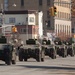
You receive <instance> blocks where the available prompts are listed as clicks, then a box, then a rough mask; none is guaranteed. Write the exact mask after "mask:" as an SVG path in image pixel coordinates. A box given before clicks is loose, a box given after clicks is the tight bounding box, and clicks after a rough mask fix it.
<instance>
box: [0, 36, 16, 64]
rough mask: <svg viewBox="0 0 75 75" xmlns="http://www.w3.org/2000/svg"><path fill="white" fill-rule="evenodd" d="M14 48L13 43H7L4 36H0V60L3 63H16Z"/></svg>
mask: <svg viewBox="0 0 75 75" xmlns="http://www.w3.org/2000/svg"><path fill="white" fill-rule="evenodd" d="M15 52H16V49H15V47H14V46H13V45H11V44H8V43H7V39H6V38H5V37H4V36H1V37H0V60H2V61H4V62H5V64H7V65H11V64H16V53H15Z"/></svg>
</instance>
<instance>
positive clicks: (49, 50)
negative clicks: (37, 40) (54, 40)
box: [42, 39, 56, 59]
mask: <svg viewBox="0 0 75 75" xmlns="http://www.w3.org/2000/svg"><path fill="white" fill-rule="evenodd" d="M42 46H43V47H44V49H45V55H46V56H49V57H51V58H52V59H55V58H56V50H55V45H52V44H51V41H50V40H46V39H43V40H42Z"/></svg>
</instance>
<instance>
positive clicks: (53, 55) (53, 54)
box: [51, 49, 56, 59]
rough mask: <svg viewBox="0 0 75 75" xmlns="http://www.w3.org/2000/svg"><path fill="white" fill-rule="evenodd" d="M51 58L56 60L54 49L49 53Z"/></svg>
mask: <svg viewBox="0 0 75 75" xmlns="http://www.w3.org/2000/svg"><path fill="white" fill-rule="evenodd" d="M51 58H52V59H56V51H55V50H54V49H52V51H51Z"/></svg>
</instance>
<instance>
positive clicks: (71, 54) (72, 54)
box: [70, 49, 74, 57]
mask: <svg viewBox="0 0 75 75" xmlns="http://www.w3.org/2000/svg"><path fill="white" fill-rule="evenodd" d="M70 56H71V57H73V56H74V50H73V49H72V50H71V53H70Z"/></svg>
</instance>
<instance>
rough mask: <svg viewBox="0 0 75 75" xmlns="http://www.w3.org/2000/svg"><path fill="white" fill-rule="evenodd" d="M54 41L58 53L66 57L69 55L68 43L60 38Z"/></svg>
mask: <svg viewBox="0 0 75 75" xmlns="http://www.w3.org/2000/svg"><path fill="white" fill-rule="evenodd" d="M54 43H55V49H56V52H57V55H59V56H62V57H66V56H67V49H66V45H65V44H64V43H63V42H62V41H61V40H60V39H59V38H56V39H55V41H54Z"/></svg>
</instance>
